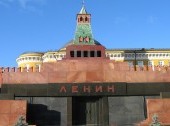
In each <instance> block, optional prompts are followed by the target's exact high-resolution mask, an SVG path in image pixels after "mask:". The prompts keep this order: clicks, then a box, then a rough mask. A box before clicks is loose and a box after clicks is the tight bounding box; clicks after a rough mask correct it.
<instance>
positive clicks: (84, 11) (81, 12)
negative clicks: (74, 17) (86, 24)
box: [79, 0, 87, 14]
mask: <svg viewBox="0 0 170 126" xmlns="http://www.w3.org/2000/svg"><path fill="white" fill-rule="evenodd" d="M79 14H87V11H86V9H85V1H84V0H82V8H81V10H80V12H79Z"/></svg>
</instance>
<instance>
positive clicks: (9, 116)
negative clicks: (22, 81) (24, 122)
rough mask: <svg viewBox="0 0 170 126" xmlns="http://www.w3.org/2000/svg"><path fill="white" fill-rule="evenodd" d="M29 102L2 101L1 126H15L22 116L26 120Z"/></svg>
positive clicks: (0, 105) (0, 107) (0, 111)
mask: <svg viewBox="0 0 170 126" xmlns="http://www.w3.org/2000/svg"><path fill="white" fill-rule="evenodd" d="M26 109H27V102H26V101H23V100H22V101H21V100H18V101H17V100H0V126H14V125H15V124H16V122H17V120H18V118H19V117H20V116H21V115H22V116H24V117H25V118H26Z"/></svg>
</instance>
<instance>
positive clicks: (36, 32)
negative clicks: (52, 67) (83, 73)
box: [0, 0, 170, 67]
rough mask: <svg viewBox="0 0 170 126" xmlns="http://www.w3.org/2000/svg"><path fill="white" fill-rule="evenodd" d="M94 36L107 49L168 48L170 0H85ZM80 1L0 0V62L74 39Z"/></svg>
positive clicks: (11, 62)
mask: <svg viewBox="0 0 170 126" xmlns="http://www.w3.org/2000/svg"><path fill="white" fill-rule="evenodd" d="M85 6H86V9H87V11H88V12H89V13H91V14H92V29H93V36H94V38H95V39H96V40H98V41H99V42H101V43H102V44H103V45H105V47H106V48H170V0H85ZM81 7H82V0H0V45H1V49H0V66H4V67H7V66H17V64H16V61H15V59H16V58H17V57H18V56H19V55H20V54H21V53H23V52H26V51H35V52H36V51H42V52H46V51H48V50H57V49H59V48H60V47H62V46H63V45H64V44H65V43H67V42H68V41H69V40H71V39H72V38H74V32H75V28H76V14H77V13H78V12H79V11H80V9H81Z"/></svg>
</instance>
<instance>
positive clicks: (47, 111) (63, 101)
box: [16, 97, 67, 126]
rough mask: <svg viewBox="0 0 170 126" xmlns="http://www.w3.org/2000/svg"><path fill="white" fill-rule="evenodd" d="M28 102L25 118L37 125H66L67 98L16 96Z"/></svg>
mask: <svg viewBox="0 0 170 126" xmlns="http://www.w3.org/2000/svg"><path fill="white" fill-rule="evenodd" d="M16 99H24V100H27V102H28V113H27V120H28V123H29V124H36V125H37V126H66V125H67V98H64V97H63V98H61V97H16Z"/></svg>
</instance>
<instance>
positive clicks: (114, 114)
mask: <svg viewBox="0 0 170 126" xmlns="http://www.w3.org/2000/svg"><path fill="white" fill-rule="evenodd" d="M148 98H150V96H147V97H143V96H129V97H127V96H126V97H109V98H108V101H109V125H110V126H134V125H135V124H136V123H138V122H140V121H142V120H145V118H146V116H147V112H146V111H147V110H146V103H145V99H148ZM152 98H157V97H156V96H154V97H153V96H152Z"/></svg>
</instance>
